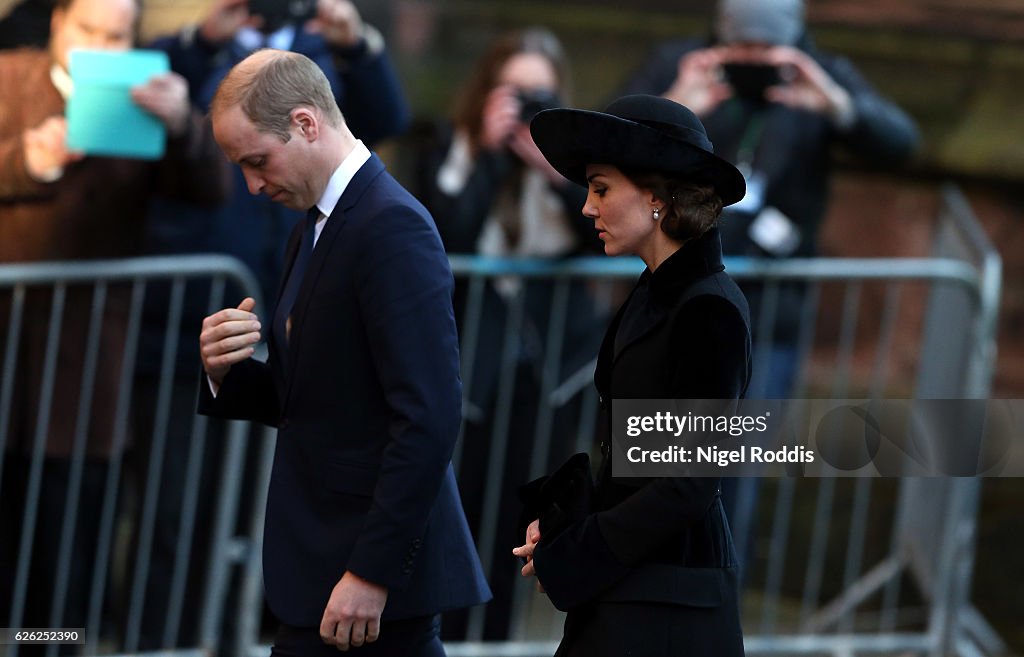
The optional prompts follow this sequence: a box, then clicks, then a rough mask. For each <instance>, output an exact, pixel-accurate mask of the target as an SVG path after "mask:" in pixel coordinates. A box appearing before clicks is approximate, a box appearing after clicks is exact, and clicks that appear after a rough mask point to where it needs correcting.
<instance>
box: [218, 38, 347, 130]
mask: <svg viewBox="0 0 1024 657" xmlns="http://www.w3.org/2000/svg"><path fill="white" fill-rule="evenodd" d="M257 52H258V53H263V52H267V50H260V51H257ZM272 52H273V55H271V56H270V57H269V59H268V60H267V61H266V62H264V63H263V64H262V65H261V66H257V67H253V66H251V65H250V66H245V63H246V60H243V61H242V63H240V64H239V65H237V66H235V68H233V69H231V71H230V72H229V73H228V75H227V77H225V78H224V80H223V81H222V82H221V83H220V86H219V87H218V88H217V93H216V95H215V96H214V98H213V103H212V104H211V106H210V114H211V115H216V114H219V113H220V112H222V111H224V110H227V109H229V108H231V107H234V106H236V105H237V106H239V107H240V108H241V109H242V112H243V113H244V114H245V116H246V118H248V119H249V120H250V121H252V123H253V125H255V126H256V129H257V130H259V131H260V132H270V133H273V134H275V135H277V136H278V137H280V138H281V141H288V140H289V139H290V138H291V133H290V132H289V127H290V126H291V113H292V110H294V109H295V108H296V107H302V106H305V107H312V108H315V109H317V110H319V111H320V113H321V115H322V116H323V117H324V120H325V121H326V122H327V123H328V124H329V125H331V126H334V127H340V126H341V125H342V123H343V122H344V118H343V117H342V115H341V110H340V109H338V103H337V102H336V101H335V100H334V93H333V92H332V91H331V84H330V82H328V81H327V76H326V75H324V72H323V71H321V70H320V67H319V66H317V65H316V63H315V62H313V60H311V59H309V58H308V57H306V56H304V55H300V54H298V53H294V52H287V51H283V50H280V51H272ZM250 57H252V55H250Z"/></svg>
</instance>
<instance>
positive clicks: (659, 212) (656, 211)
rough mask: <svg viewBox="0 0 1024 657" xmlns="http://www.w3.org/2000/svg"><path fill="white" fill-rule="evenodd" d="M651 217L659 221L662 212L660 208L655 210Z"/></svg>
mask: <svg viewBox="0 0 1024 657" xmlns="http://www.w3.org/2000/svg"><path fill="white" fill-rule="evenodd" d="M651 217H652V218H653V219H654V220H655V221H657V220H658V219H661V210H660V209H659V208H654V211H653V212H651Z"/></svg>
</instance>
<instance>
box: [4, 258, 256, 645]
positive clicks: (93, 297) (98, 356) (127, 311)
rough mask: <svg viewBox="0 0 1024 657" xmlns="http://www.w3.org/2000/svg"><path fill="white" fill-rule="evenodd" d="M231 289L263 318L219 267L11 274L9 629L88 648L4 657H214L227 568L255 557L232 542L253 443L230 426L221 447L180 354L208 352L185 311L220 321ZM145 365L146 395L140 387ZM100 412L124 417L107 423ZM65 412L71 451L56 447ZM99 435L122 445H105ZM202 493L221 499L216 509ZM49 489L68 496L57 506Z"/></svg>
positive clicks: (7, 296)
mask: <svg viewBox="0 0 1024 657" xmlns="http://www.w3.org/2000/svg"><path fill="white" fill-rule="evenodd" d="M229 286H230V287H229ZM226 289H231V290H232V291H233V293H237V294H242V295H246V296H253V297H255V298H256V299H257V304H258V305H259V304H260V293H259V287H258V284H257V283H256V280H255V278H254V277H253V276H252V274H251V272H249V271H248V270H247V269H246V268H245V267H244V266H243V265H242V264H241V263H240V262H239V261H237V260H235V259H232V258H228V257H223V256H187V257H186V256H182V257H165V258H139V259H131V260H119V261H95V262H64V263H33V264H8V265H3V266H0V350H2V351H0V357H2V359H3V360H2V361H0V363H2V364H0V465H2V466H4V467H3V469H2V470H0V473H2V477H3V481H0V485H3V486H4V487H3V489H2V490H3V495H0V513H2V514H3V516H2V517H3V519H4V526H3V527H2V528H0V546H2V548H3V553H2V557H3V563H2V570H0V577H3V578H4V579H3V580H0V625H6V626H7V627H10V628H18V627H51V628H54V627H75V628H83V629H84V645H83V646H80V647H76V646H63V647H58V646H57V645H49V646H36V645H32V646H28V645H6V646H4V650H5V652H6V654H7V655H8V656H9V657H16V655H18V654H19V652H20V653H22V654H45V655H46V656H47V657H53V656H54V655H57V654H58V653H59V654H69V649H70V650H71V651H74V650H75V649H76V648H77V649H78V650H80V651H81V653H82V654H86V655H97V654H119V653H121V654H130V653H136V652H140V651H144V650H148V651H154V650H160V649H166V650H171V651H174V652H175V654H178V655H181V656H185V655H209V654H213V653H214V652H215V650H216V646H217V645H218V642H219V639H220V637H219V635H220V633H221V631H222V628H221V626H222V619H223V618H224V601H225V599H226V596H227V592H228V588H229V584H230V582H229V580H230V577H231V569H232V567H233V564H235V563H237V562H239V561H243V560H244V559H246V558H249V557H250V555H251V554H255V553H256V552H258V551H256V550H250V549H248V548H249V545H248V543H247V541H248V540H250V539H247V538H245V537H244V536H243V537H241V538H239V537H236V536H235V526H236V520H237V517H238V513H239V508H240V506H241V489H242V472H243V466H244V464H245V451H246V445H247V442H248V441H247V440H246V435H247V433H248V432H249V428H248V426H247V425H245V424H244V423H228V425H227V427H225V428H224V429H223V430H222V431H218V432H217V434H218V437H222V438H223V441H222V442H219V444H218V445H216V446H211V445H209V443H208V441H207V437H208V434H210V433H211V427H210V424H211V423H210V422H208V421H207V419H206V418H204V417H200V416H197V415H195V413H194V409H195V385H196V381H197V380H198V378H197V377H198V373H199V369H198V363H197V361H195V360H189V361H188V362H184V363H182V362H179V361H180V360H181V359H180V358H179V357H178V353H177V352H178V346H179V342H180V339H181V338H183V337H184V340H185V341H189V340H198V333H199V329H200V326H199V324H195V325H192V323H191V322H190V321H188V318H189V313H190V311H191V312H192V314H195V312H198V313H199V315H200V316H201V315H205V314H207V313H208V312H210V311H212V310H214V309H219V308H220V307H222V305H223V304H224V302H225V290H226ZM196 292H198V294H196ZM154 296H155V297H157V303H158V305H157V308H156V313H155V317H153V316H149V315H147V297H150V298H152V297H154ZM239 298H241V297H239ZM234 302H235V303H237V300H235V301H234ZM82 313H84V314H85V315H87V317H88V320H87V321H85V322H84V323H83V322H82V321H81V320H82V318H83V317H82ZM183 318H184V320H185V321H184V323H183ZM82 331H84V334H82V335H76V333H78V332H82ZM183 331H184V332H185V335H184V336H183V334H182V332H183ZM110 335H113V336H114V337H113V343H114V344H111V340H110V339H109V337H108V336H110ZM147 341H148V342H150V343H154V342H155V344H147ZM40 345H43V347H44V350H43V352H42V353H40V351H39V347H40ZM79 348H80V349H81V350H82V351H83V353H77V350H78V349H79ZM147 349H148V350H149V351H151V352H153V354H155V356H154V355H153V354H148V355H147V354H146V353H144V352H146V351H147ZM144 357H145V358H150V359H151V360H152V361H153V362H151V363H150V367H151V370H152V371H151V372H150V373H149V378H148V379H146V381H148V383H142V381H143V379H142V375H141V374H137V370H141V368H142V366H143V363H142V362H141V361H142V360H143V359H144ZM111 378H113V380H114V381H116V390H114V389H107V388H105V383H104V382H105V381H108V380H110V379H111ZM69 380H70V386H71V387H72V388H74V390H72V393H73V394H76V395H77V400H74V401H73V402H71V403H70V404H69V403H68V399H62V398H61V395H66V394H68V386H69ZM34 382H38V389H36V390H27V389H26V388H27V387H28V386H30V385H31V384H32V383H34ZM181 382H186V383H184V384H182V383H181ZM182 389H184V390H185V392H182ZM104 394H106V395H107V396H108V399H107V401H108V402H111V403H112V404H113V407H112V408H111V407H102V408H101V406H102V404H101V403H100V401H99V398H100V397H101V396H103V395H104ZM144 395H145V396H146V408H147V413H146V416H145V418H146V420H147V421H146V422H145V423H143V422H142V421H141V420H140V417H139V414H138V411H139V407H140V406H141V405H142V404H143V402H141V401H140V398H141V397H143V396H144ZM69 406H72V407H74V408H73V410H72V409H69V408H68V407H69ZM69 410H72V414H73V415H74V425H73V427H74V429H73V438H72V441H71V442H72V444H71V445H64V446H63V447H59V446H57V445H55V440H54V434H55V433H56V429H55V427H56V426H57V425H58V424H59V423H62V422H64V421H65V420H66V419H67V418H65V417H61V414H66V413H68V412H69ZM100 415H103V416H105V419H104V418H99V417H98V416H100ZM175 418H178V419H180V420H181V421H180V422H178V423H177V425H176V426H178V427H179V428H178V429H177V430H175V431H172V430H170V429H169V427H172V426H175V424H174V423H173V422H172V420H173V419H175ZM96 422H103V423H104V424H102V426H103V427H104V429H105V431H104V433H107V432H109V434H110V435H103V436H97V435H95V434H96V433H97V432H96V429H95V427H96ZM221 434H222V435H221ZM96 440H99V441H100V442H102V443H104V444H105V446H104V447H102V448H101V449H99V450H97V449H96V448H95V444H96V443H95V441H96ZM108 442H109V444H106V443H108ZM211 447H213V448H214V449H213V451H214V452H215V453H216V454H215V455H214V456H213V457H212V458H211V456H209V455H208V454H207V452H208V451H209V450H210V448H211ZM171 461H175V462H176V463H177V465H176V466H175V467H173V468H172V467H171V466H170V465H169V464H170V463H171ZM90 473H93V474H94V475H95V476H93V479H94V481H93V482H92V483H91V484H90V483H89V480H90ZM208 477H214V478H216V481H215V482H214V485H208V486H207V488H210V489H212V490H214V491H215V494H214V495H210V496H207V497H204V496H203V495H201V493H200V490H201V488H200V485H201V484H202V483H203V481H204V479H205V478H208ZM15 481H16V482H20V483H23V484H24V485H23V487H21V488H20V490H15V489H14V488H15V487H14V486H13V482H15ZM54 485H57V486H62V487H65V488H66V493H63V492H62V493H61V495H60V497H63V499H62V500H61V499H58V500H56V501H51V502H47V501H46V500H47V496H48V494H49V493H50V492H51V488H52V487H53V486H54ZM161 496H163V497H161ZM41 504H43V506H41ZM54 504H56V505H57V508H56V509H55V508H53V507H54ZM167 508H171V509H173V510H174V514H175V517H174V519H173V523H172V522H171V521H170V519H169V518H168V517H165V516H162V515H161V513H162V511H163V510H165V509H167ZM203 512H205V514H206V516H207V521H206V523H205V524H204V523H202V522H201V521H202V518H201V514H202V513H203ZM82 535H85V538H84V539H83V538H81V537H82ZM194 546H200V547H199V548H195V547H194ZM83 549H84V550H85V551H86V552H87V553H90V554H91V555H92V556H93V558H92V560H91V561H90V562H89V563H84V564H83V563H82V562H81V560H80V559H79V558H78V555H79V554H80V553H81V551H82V550H83ZM197 551H203V552H206V553H207V554H208V557H207V558H204V559H203V560H202V562H200V561H198V560H196V559H195V556H196V555H195V552H197ZM158 554H159V555H160V557H159V558H158V557H157V555H158ZM198 569H202V572H197V570H198ZM196 581H198V582H199V583H198V584H196ZM190 582H191V583H190ZM247 603H248V605H249V607H250V608H258V604H259V600H258V598H257V599H256V600H255V601H253V600H247Z"/></svg>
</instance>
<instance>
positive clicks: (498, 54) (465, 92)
mask: <svg viewBox="0 0 1024 657" xmlns="http://www.w3.org/2000/svg"><path fill="white" fill-rule="evenodd" d="M522 53H536V54H538V55H541V56H543V57H545V58H546V59H547V60H548V61H550V62H551V65H552V66H553V67H554V69H555V74H556V75H557V76H558V86H559V93H560V96H561V97H562V100H563V101H567V100H568V98H567V97H566V96H567V95H566V89H567V88H568V86H569V79H568V78H569V63H568V59H567V58H566V56H565V51H564V50H563V49H562V44H561V42H560V41H559V40H558V37H556V36H555V35H554V34H553V33H552V32H550V31H548V30H546V29H544V28H539V27H533V28H529V29H525V30H517V31H515V32H510V33H508V34H505V35H504V36H502V37H500V38H498V39H497V40H496V41H495V42H494V43H493V44H492V45H491V47H490V48H488V50H487V52H486V53H484V55H483V57H481V58H480V59H479V60H478V61H477V63H476V66H475V67H474V68H473V73H472V74H471V75H470V77H469V80H468V81H467V82H466V84H465V85H464V86H463V88H462V91H461V92H460V93H459V95H458V96H457V98H456V101H455V111H454V112H453V117H452V118H453V120H454V123H455V125H456V127H459V128H462V129H463V130H465V131H466V132H467V133H468V134H469V139H470V144H471V146H472V149H473V151H474V152H475V151H476V150H477V147H478V146H479V139H480V131H481V130H482V129H483V114H484V104H485V103H486V102H487V95H488V94H489V93H491V90H492V89H494V88H495V87H496V86H498V76H499V75H501V69H502V68H503V67H504V66H505V64H506V63H507V62H508V60H510V59H512V58H513V57H514V56H516V55H519V54H522Z"/></svg>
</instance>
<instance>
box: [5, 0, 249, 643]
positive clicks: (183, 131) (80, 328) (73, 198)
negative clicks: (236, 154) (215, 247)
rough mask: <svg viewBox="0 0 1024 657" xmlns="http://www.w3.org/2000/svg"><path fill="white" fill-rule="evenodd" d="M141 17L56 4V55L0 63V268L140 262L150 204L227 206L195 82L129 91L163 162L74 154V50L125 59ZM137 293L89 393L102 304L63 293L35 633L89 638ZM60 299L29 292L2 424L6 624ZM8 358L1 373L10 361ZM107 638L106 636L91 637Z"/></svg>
mask: <svg viewBox="0 0 1024 657" xmlns="http://www.w3.org/2000/svg"><path fill="white" fill-rule="evenodd" d="M137 18H138V6H137V4H136V2H135V1H134V0H59V1H58V2H57V6H56V8H55V9H54V12H53V16H52V20H51V28H52V29H51V38H50V43H49V48H48V50H41V49H23V50H16V51H5V52H2V53H0V89H2V93H0V262H30V261H51V260H86V259H94V258H117V257H126V256H132V255H137V254H139V253H140V251H141V247H140V243H141V234H142V227H143V217H144V212H145V207H146V204H147V201H148V199H149V198H150V196H151V195H152V194H153V193H154V192H155V190H157V189H158V188H159V189H160V190H161V191H162V192H165V193H168V194H174V195H176V196H178V197H180V198H188V199H190V200H192V201H196V202H203V203H217V202H220V201H221V200H223V199H224V198H225V197H226V195H227V193H228V191H229V189H230V188H229V185H230V169H229V168H228V164H227V163H226V162H225V161H224V159H223V157H222V156H221V155H220V153H219V151H218V150H217V147H216V144H215V143H214V142H213V139H212V135H211V133H210V131H209V127H208V125H206V124H205V123H204V121H205V120H204V118H203V117H202V115H201V114H200V113H199V112H196V111H193V110H192V109H191V108H190V104H189V98H188V92H187V88H188V87H187V84H186V83H185V81H184V80H183V79H182V78H181V77H180V76H178V75H176V74H173V73H166V74H162V75H158V76H155V77H152V78H150V79H149V80H148V81H146V82H144V83H143V84H140V85H136V86H134V87H132V88H131V90H130V92H129V93H130V97H131V102H133V103H134V104H135V105H137V106H138V107H139V108H141V109H142V110H144V111H145V112H146V113H147V114H148V115H152V116H153V117H155V118H156V119H157V120H158V121H159V122H160V124H161V125H162V126H163V128H164V129H165V130H166V132H167V135H168V138H167V142H166V149H167V151H166V154H165V156H164V157H163V158H162V159H161V160H159V161H143V160H138V159H128V158H124V157H106V156H94V155H88V154H86V153H81V152H76V151H74V150H73V149H71V148H69V146H68V143H67V139H66V137H67V130H68V122H67V120H66V118H65V109H66V105H67V102H68V99H69V98H73V95H74V89H73V87H74V84H73V82H72V79H71V77H70V75H69V74H68V63H69V53H70V52H71V51H72V50H74V49H79V48H87V49H100V50H108V51H127V50H128V49H130V48H131V47H132V44H133V40H134V30H135V25H136V22H137ZM129 293H130V290H129V289H128V288H125V287H120V286H115V285H112V286H110V287H109V289H108V293H107V298H106V303H105V306H104V317H103V330H102V333H101V337H100V352H99V358H98V368H97V371H96V375H95V377H94V378H93V380H92V381H91V382H88V383H87V384H85V385H83V371H84V367H85V363H84V360H85V356H86V349H85V341H86V337H87V335H88V333H89V331H88V325H89V309H90V306H91V304H92V293H91V290H89V289H84V288H81V287H76V286H73V285H72V286H69V287H68V288H67V296H66V302H65V306H64V312H63V318H64V319H63V326H62V328H61V331H60V336H59V339H60V344H59V349H60V351H59V354H60V357H59V359H58V364H57V376H56V377H55V389H54V394H53V406H52V408H51V412H50V414H49V417H47V418H43V420H45V421H46V422H48V431H47V432H46V435H47V440H46V443H45V461H44V463H43V470H42V486H41V488H40V492H41V499H40V515H39V518H41V519H44V520H45V521H43V520H41V521H40V522H39V523H37V525H36V535H35V541H34V543H33V549H32V570H31V573H30V580H29V584H28V591H29V594H28V598H27V599H26V601H25V602H26V604H27V606H26V608H25V614H24V617H23V618H21V619H20V624H21V625H22V626H26V627H44V626H53V624H54V621H55V622H56V624H58V625H62V626H64V627H83V626H84V620H85V619H84V617H83V615H84V613H85V604H86V601H87V599H88V597H87V596H88V594H89V591H88V590H87V589H88V587H89V582H90V579H91V578H90V577H89V574H90V573H91V572H92V569H93V568H94V567H95V564H94V562H93V555H94V551H95V546H96V542H97V538H98V537H97V535H96V531H97V530H96V528H97V527H98V525H99V522H98V517H97V516H98V514H99V508H100V503H101V501H102V495H101V494H100V493H101V492H102V490H103V484H104V479H105V476H106V474H105V473H106V472H107V464H108V462H109V460H110V457H111V455H112V453H113V452H112V450H113V447H112V437H113V434H114V429H113V427H114V422H115V411H116V406H117V402H116V400H117V389H118V384H119V380H118V379H119V376H120V371H121V366H122V361H123V359H124V348H125V336H126V332H127V316H128V307H129V305H130V304H129V300H130V297H129ZM9 314H10V306H9V302H8V298H7V297H3V296H0V343H6V341H7V339H8V335H7V332H8V331H9V330H10V329H9V321H8V320H9ZM49 315H50V294H49V293H48V292H47V291H46V290H31V289H30V290H29V291H28V293H27V294H26V298H25V306H24V316H23V319H22V328H23V330H22V331H21V333H20V341H19V344H18V349H17V355H18V357H17V361H16V363H15V364H16V370H15V379H14V387H15V389H16V390H17V394H18V398H17V401H18V403H16V404H14V405H13V407H12V412H11V413H10V414H9V415H8V416H6V417H2V418H0V422H2V423H6V426H5V428H6V430H7V436H8V439H7V443H6V454H4V457H5V458H4V459H3V472H2V477H0V479H2V486H3V490H0V500H3V504H0V527H2V528H3V529H2V530H0V564H2V565H0V618H3V619H5V623H6V622H7V621H8V619H9V618H10V616H9V615H8V612H9V609H7V608H6V607H7V605H9V604H10V603H11V595H12V590H13V578H14V572H15V569H14V568H8V567H6V566H7V565H8V564H11V563H15V562H16V558H17V552H16V551H17V549H18V547H17V546H18V540H19V539H20V534H21V521H22V516H21V510H22V505H21V500H22V499H23V498H24V492H23V491H25V490H26V486H25V484H26V480H27V477H28V475H27V473H28V472H29V467H28V464H29V463H30V460H31V459H30V450H31V448H32V439H33V437H34V435H35V431H36V423H37V422H38V421H39V419H40V418H39V417H38V416H39V408H40V396H41V395H40V390H41V379H42V377H43V362H44V355H45V352H46V339H47V335H46V334H47V331H46V330H45V329H43V330H40V329H39V327H46V326H47V321H48V320H49ZM3 358H4V356H3V355H2V354H0V371H2V370H3V367H4V366H5V365H6V363H4V362H3ZM90 388H91V392H92V404H91V411H92V412H91V414H90V417H89V419H88V426H87V431H86V434H85V435H86V442H85V455H86V461H85V470H84V473H83V482H82V486H81V487H80V488H78V494H77V497H73V498H72V499H77V500H79V501H80V502H79V503H80V506H79V511H78V531H77V532H76V535H75V537H74V545H73V549H72V555H73V560H72V563H71V576H70V578H69V579H68V585H69V587H70V588H69V591H68V599H67V606H66V608H65V613H64V614H63V615H62V616H61V617H59V618H57V619H52V618H51V617H50V602H51V597H52V596H53V590H54V586H55V585H56V584H57V582H56V581H55V578H56V573H57V572H58V570H57V568H56V562H57V554H58V549H59V546H60V543H61V527H60V525H61V523H60V522H58V521H57V520H54V519H58V520H59V519H60V518H62V517H63V513H64V504H65V499H66V495H67V491H68V488H69V473H70V463H71V455H72V452H73V448H74V436H75V434H76V431H77V429H78V426H77V419H76V418H77V412H76V411H77V408H78V404H79V399H80V397H81V396H82V395H83V394H85V392H86V391H87V390H89V389H90ZM94 630H96V631H98V628H94Z"/></svg>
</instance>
